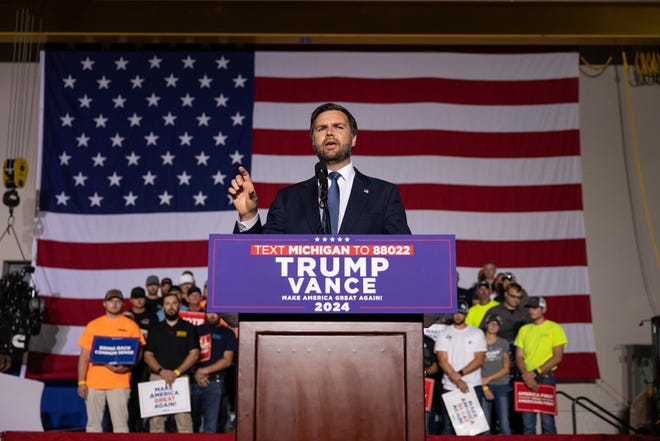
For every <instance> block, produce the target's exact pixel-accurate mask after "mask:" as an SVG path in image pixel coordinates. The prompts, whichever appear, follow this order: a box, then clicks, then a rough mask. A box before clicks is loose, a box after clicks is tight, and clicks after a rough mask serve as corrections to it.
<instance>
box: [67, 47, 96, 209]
mask: <svg viewBox="0 0 660 441" xmlns="http://www.w3.org/2000/svg"><path fill="white" fill-rule="evenodd" d="M94 63H96V61H94V60H92V59H90V58H89V57H87V58H85V59H84V60H81V61H80V64H82V70H92V68H93V67H94ZM65 205H66V204H65Z"/></svg>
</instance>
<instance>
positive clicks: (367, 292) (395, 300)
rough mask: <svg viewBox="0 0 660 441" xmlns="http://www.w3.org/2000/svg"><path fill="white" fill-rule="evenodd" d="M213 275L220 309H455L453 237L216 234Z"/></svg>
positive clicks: (212, 306) (213, 297)
mask: <svg viewBox="0 0 660 441" xmlns="http://www.w3.org/2000/svg"><path fill="white" fill-rule="evenodd" d="M208 281H209V282H208V283H209V294H208V295H209V299H208V302H207V310H208V311H215V312H243V313H248V312H249V313H348V314H365V313H367V314H373V313H378V314H383V313H388V314H391V313H401V314H409V313H414V314H416V313H450V312H454V311H456V247H455V238H454V236H453V235H346V236H344V235H337V236H322V235H291V234H287V235H248V234H235V235H234V234H231V235H227V234H213V235H211V236H210V238H209V275H208Z"/></svg>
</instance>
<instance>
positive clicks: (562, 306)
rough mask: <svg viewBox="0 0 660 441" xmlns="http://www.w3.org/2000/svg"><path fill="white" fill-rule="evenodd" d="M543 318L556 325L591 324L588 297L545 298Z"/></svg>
mask: <svg viewBox="0 0 660 441" xmlns="http://www.w3.org/2000/svg"><path fill="white" fill-rule="evenodd" d="M544 298H545V299H546V301H547V302H548V310H547V312H546V314H545V317H546V318H547V319H549V320H553V321H555V322H558V323H591V301H590V300H589V296H588V295H571V296H566V295H564V296H545V297H544Z"/></svg>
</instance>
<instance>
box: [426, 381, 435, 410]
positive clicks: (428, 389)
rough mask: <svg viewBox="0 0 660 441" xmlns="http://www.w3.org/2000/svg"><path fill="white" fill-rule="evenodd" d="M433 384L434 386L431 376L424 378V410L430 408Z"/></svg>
mask: <svg viewBox="0 0 660 441" xmlns="http://www.w3.org/2000/svg"><path fill="white" fill-rule="evenodd" d="M433 386H435V380H434V379H433V378H424V410H425V411H426V412H428V411H430V410H431V404H433Z"/></svg>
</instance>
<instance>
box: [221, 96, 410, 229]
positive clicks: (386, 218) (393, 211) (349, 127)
mask: <svg viewBox="0 0 660 441" xmlns="http://www.w3.org/2000/svg"><path fill="white" fill-rule="evenodd" d="M310 136H311V138H312V146H313V147H314V152H315V153H316V156H317V157H318V158H319V161H320V162H322V163H324V164H325V165H326V166H327V169H328V172H338V173H339V175H340V176H339V177H338V178H337V180H336V181H335V180H332V179H330V178H329V179H328V185H329V186H333V185H337V186H338V188H339V195H340V196H339V215H338V216H339V219H338V233H339V234H410V228H409V227H408V223H407V221H406V212H405V210H404V208H403V204H402V202H401V195H400V194H399V189H398V188H397V187H396V185H394V184H392V183H389V182H386V181H383V180H381V179H376V178H372V177H369V176H365V175H363V174H362V173H360V172H359V171H358V170H357V169H356V168H354V167H353V164H352V163H351V151H352V150H353V147H355V144H356V142H357V122H356V121H355V118H353V115H351V113H350V112H349V111H348V110H347V109H346V108H344V107H342V106H340V105H338V104H334V103H327V104H323V105H321V106H319V107H317V108H316V110H314V112H312V116H311V122H310ZM238 170H239V174H238V175H236V177H235V178H234V179H232V181H231V187H230V188H229V194H230V195H231V197H232V200H233V202H234V207H235V208H236V210H237V211H238V222H237V223H236V226H235V228H234V232H235V233H238V232H240V233H253V234H256V233H271V234H318V233H321V232H322V231H323V230H324V229H323V227H322V223H321V210H320V209H319V181H318V179H317V178H316V177H313V178H311V179H308V180H307V181H303V182H299V183H297V184H294V185H291V186H289V187H286V188H284V189H282V190H280V191H279V192H278V193H277V197H276V198H275V200H274V201H273V203H272V204H271V206H270V209H269V210H268V219H267V220H266V224H265V225H263V226H262V224H261V221H260V219H259V216H258V213H257V201H258V198H257V193H256V190H255V188H254V184H253V182H252V180H251V178H250V174H249V173H248V171H247V170H246V169H245V168H243V167H239V169H238Z"/></svg>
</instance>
